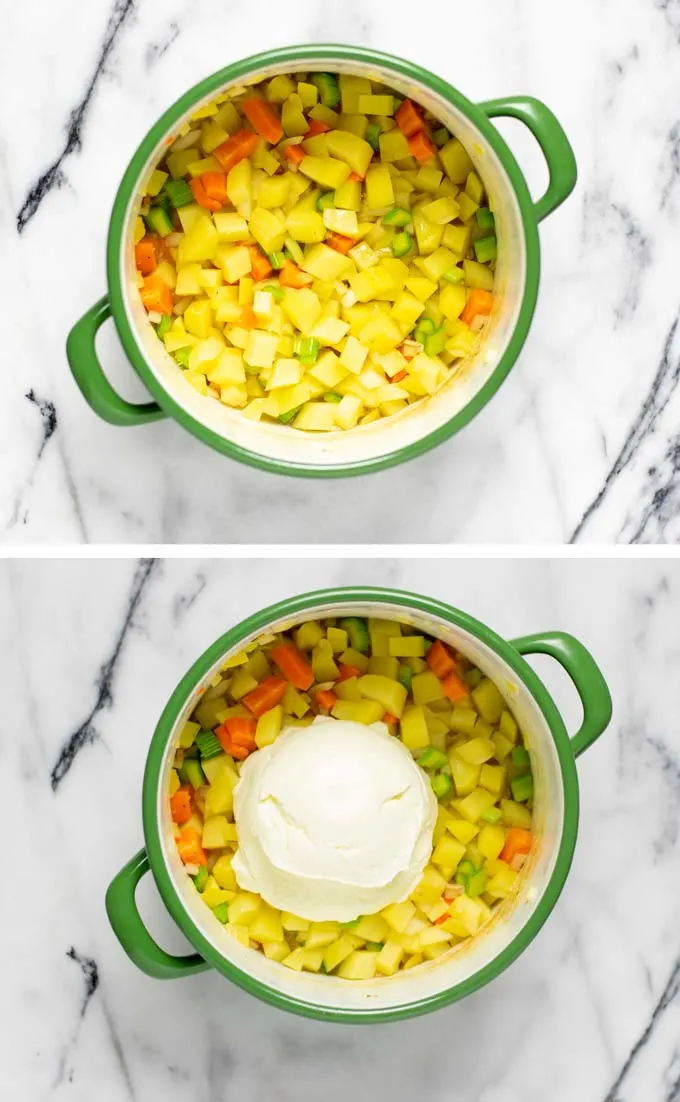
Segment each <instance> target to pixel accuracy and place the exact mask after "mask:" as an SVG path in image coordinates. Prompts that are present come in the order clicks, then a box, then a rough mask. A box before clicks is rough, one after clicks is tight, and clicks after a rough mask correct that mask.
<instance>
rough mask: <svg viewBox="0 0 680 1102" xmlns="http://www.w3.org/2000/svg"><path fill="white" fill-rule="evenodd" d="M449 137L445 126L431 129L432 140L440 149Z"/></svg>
mask: <svg viewBox="0 0 680 1102" xmlns="http://www.w3.org/2000/svg"><path fill="white" fill-rule="evenodd" d="M450 138H451V135H450V134H449V132H448V130H447V129H446V127H445V126H439V127H438V128H437V129H436V130H433V131H432V141H433V142H434V144H435V145H437V146H439V148H440V149H441V147H442V146H443V145H446V143H447V142H448V141H449V140H450Z"/></svg>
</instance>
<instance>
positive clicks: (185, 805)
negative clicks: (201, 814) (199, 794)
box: [170, 785, 191, 823]
mask: <svg viewBox="0 0 680 1102" xmlns="http://www.w3.org/2000/svg"><path fill="white" fill-rule="evenodd" d="M170 814H171V815H172V819H173V822H175V823H186V821H187V819H190V818H191V791H190V789H189V787H188V785H182V787H181V788H178V789H177V791H176V792H175V795H174V796H171V797H170Z"/></svg>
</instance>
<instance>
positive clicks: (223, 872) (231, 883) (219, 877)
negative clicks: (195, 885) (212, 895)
mask: <svg viewBox="0 0 680 1102" xmlns="http://www.w3.org/2000/svg"><path fill="white" fill-rule="evenodd" d="M212 875H213V876H214V877H215V880H216V881H217V883H218V885H219V886H220V888H226V889H227V891H233V892H235V891H238V883H237V881H236V875H235V873H234V870H233V869H232V867H231V857H227V856H222V857H218V858H217V861H216V862H215V864H214V865H213V870H212Z"/></svg>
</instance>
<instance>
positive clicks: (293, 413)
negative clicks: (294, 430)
mask: <svg viewBox="0 0 680 1102" xmlns="http://www.w3.org/2000/svg"><path fill="white" fill-rule="evenodd" d="M301 409H302V406H295V408H294V409H289V410H286V412H285V413H280V414H279V421H280V422H281V424H282V425H289V424H290V423H291V421H294V420H295V418H296V417H297V415H298V413H299V412H300V410H301Z"/></svg>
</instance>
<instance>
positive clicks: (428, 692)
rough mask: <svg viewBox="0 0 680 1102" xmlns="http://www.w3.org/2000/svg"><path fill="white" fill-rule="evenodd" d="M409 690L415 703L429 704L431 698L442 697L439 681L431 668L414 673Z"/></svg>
mask: <svg viewBox="0 0 680 1102" xmlns="http://www.w3.org/2000/svg"><path fill="white" fill-rule="evenodd" d="M411 691H412V693H413V699H414V701H415V703H416V704H429V703H431V701H433V700H442V699H443V698H444V690H443V689H442V685H441V681H440V680H439V678H438V677H436V676H435V674H433V673H432V671H431V670H426V671H424V672H423V673H417V674H415V676H414V677H413V679H412V681H411Z"/></svg>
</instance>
